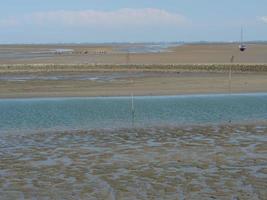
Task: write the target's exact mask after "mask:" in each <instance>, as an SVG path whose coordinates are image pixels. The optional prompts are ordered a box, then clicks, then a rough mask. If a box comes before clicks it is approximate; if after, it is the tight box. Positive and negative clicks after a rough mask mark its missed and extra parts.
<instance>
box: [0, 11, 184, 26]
mask: <svg viewBox="0 0 267 200" xmlns="http://www.w3.org/2000/svg"><path fill="white" fill-rule="evenodd" d="M186 23H187V19H186V17H184V16H182V15H180V14H177V13H171V12H168V11H166V10H161V9H154V8H146V9H129V8H125V9H120V10H116V11H96V10H83V11H66V10H59V11H50V12H35V13H31V14H27V15H24V16H20V17H16V18H15V17H13V18H12V19H11V18H9V19H2V20H1V19H0V26H16V25H21V26H23V25H31V26H55V25H56V26H64V27H85V26H93V27H101V26H104V27H118V26H122V27H123V26H181V25H185V24H186Z"/></svg>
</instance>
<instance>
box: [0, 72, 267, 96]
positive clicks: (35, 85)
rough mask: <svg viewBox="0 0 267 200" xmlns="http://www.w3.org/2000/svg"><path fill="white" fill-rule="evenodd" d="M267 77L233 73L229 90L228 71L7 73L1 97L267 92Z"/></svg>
mask: <svg viewBox="0 0 267 200" xmlns="http://www.w3.org/2000/svg"><path fill="white" fill-rule="evenodd" d="M12 77H13V79H12ZM86 77H87V78H86ZM266 77H267V73H234V74H233V75H232V82H231V87H230V85H229V79H228V73H227V72H226V73H222V72H221V73H211V72H181V73H175V72H165V73H163V72H138V73H137V72H116V73H115V72H105V73H102V72H98V73H96V72H95V73H93V74H92V73H90V72H80V73H79V72H76V73H38V74H34V73H33V74H31V75H29V74H27V73H26V75H25V73H24V75H23V74H20V73H19V74H16V75H14V74H5V75H1V76H0V97H1V98H16V97H72V96H128V95H131V93H133V94H134V95H177V94H202V93H229V92H233V93H247V92H267V78H266ZM4 78H5V79H4Z"/></svg>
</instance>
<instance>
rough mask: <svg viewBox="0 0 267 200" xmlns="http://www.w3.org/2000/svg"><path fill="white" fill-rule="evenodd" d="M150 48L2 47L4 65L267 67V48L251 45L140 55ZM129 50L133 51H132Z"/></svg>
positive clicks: (192, 47) (177, 48)
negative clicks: (251, 64) (206, 65)
mask: <svg viewBox="0 0 267 200" xmlns="http://www.w3.org/2000/svg"><path fill="white" fill-rule="evenodd" d="M146 47H147V46H146V44H131V45H129V44H117V45H116V44H113V45H111V44H110V45H104V44H102V45H89V44H88V45H85V44H84V45H78V44H73V45H0V64H86V63H89V64H183V63H198V64H199V63H229V62H230V61H231V58H232V56H234V59H233V62H235V63H267V57H266V55H267V44H248V49H247V51H245V52H240V51H239V49H238V44H185V45H180V46H171V47H168V48H165V49H163V51H162V49H158V52H157V50H155V51H154V52H149V51H147V52H145V51H144V52H142V53H140V51H136V52H135V53H130V54H129V53H128V50H129V49H130V50H131V49H133V48H138V49H142V48H143V49H145V48H146ZM130 50H129V51H130Z"/></svg>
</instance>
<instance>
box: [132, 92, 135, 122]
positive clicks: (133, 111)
mask: <svg viewBox="0 0 267 200" xmlns="http://www.w3.org/2000/svg"><path fill="white" fill-rule="evenodd" d="M131 96H132V126H134V113H135V110H134V95H133V93H132V94H131Z"/></svg>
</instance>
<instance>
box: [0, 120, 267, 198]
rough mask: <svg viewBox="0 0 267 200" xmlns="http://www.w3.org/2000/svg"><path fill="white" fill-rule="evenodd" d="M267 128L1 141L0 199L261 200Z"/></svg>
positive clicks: (147, 131) (89, 133)
mask: <svg viewBox="0 0 267 200" xmlns="http://www.w3.org/2000/svg"><path fill="white" fill-rule="evenodd" d="M266 188H267V126H266V125H264V126H258V125H257V126H256V125H247V126H244V125H232V126H228V125H221V126H206V127H201V126H195V127H180V128H174V127H173V128H163V127H159V128H156V127H154V128H147V129H121V130H94V131H93V130H92V131H77V132H57V133H39V134H31V135H29V134H23V135H14V134H10V135H1V136H0V196H1V199H23V198H25V199H31V198H32V199H227V200H229V199H234V200H237V199H249V200H251V199H266V196H267V191H266Z"/></svg>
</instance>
